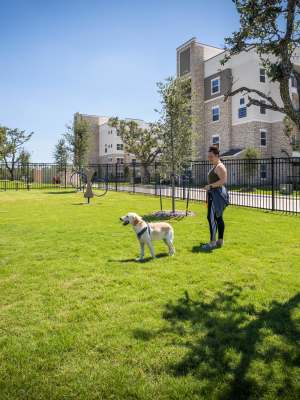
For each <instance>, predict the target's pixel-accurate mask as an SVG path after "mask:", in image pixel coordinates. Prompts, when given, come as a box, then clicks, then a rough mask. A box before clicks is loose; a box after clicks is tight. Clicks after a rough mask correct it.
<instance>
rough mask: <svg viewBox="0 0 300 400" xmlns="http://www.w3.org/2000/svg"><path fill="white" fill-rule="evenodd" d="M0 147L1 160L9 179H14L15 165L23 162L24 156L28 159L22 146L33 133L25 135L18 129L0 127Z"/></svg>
mask: <svg viewBox="0 0 300 400" xmlns="http://www.w3.org/2000/svg"><path fill="white" fill-rule="evenodd" d="M1 133H2V146H1V158H2V159H3V160H4V163H5V166H6V168H7V170H8V172H9V174H10V179H11V180H12V181H13V180H14V179H15V169H16V165H17V164H18V163H19V162H20V161H22V160H24V156H25V155H26V157H28V153H27V152H25V151H24V148H23V146H24V144H25V143H26V142H28V141H29V140H30V139H31V137H32V135H33V132H31V133H26V131H20V130H19V129H9V128H6V127H1Z"/></svg>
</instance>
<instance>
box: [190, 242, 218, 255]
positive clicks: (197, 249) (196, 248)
mask: <svg viewBox="0 0 300 400" xmlns="http://www.w3.org/2000/svg"><path fill="white" fill-rule="evenodd" d="M204 244H205V243H200V244H199V245H197V246H193V247H192V253H212V252H213V250H205V249H203V248H202V246H203V245H204ZM215 250H216V249H215Z"/></svg>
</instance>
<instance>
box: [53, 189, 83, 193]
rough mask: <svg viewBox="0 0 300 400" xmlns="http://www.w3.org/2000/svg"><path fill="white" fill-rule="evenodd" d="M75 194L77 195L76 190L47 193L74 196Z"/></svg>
mask: <svg viewBox="0 0 300 400" xmlns="http://www.w3.org/2000/svg"><path fill="white" fill-rule="evenodd" d="M73 193H77V191H76V190H61V191H60V190H59V189H58V190H57V192H47V194H73Z"/></svg>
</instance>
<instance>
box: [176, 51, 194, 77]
mask: <svg viewBox="0 0 300 400" xmlns="http://www.w3.org/2000/svg"><path fill="white" fill-rule="evenodd" d="M190 71H191V49H190V48H188V49H186V50H183V51H182V52H181V53H180V54H179V75H180V76H182V75H185V74H188V73H189V72H190Z"/></svg>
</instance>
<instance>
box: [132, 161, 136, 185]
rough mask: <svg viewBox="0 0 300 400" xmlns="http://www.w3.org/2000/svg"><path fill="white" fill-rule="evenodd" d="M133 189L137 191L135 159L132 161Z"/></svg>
mask: <svg viewBox="0 0 300 400" xmlns="http://www.w3.org/2000/svg"><path fill="white" fill-rule="evenodd" d="M132 168H133V169H132V191H133V193H135V161H132Z"/></svg>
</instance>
